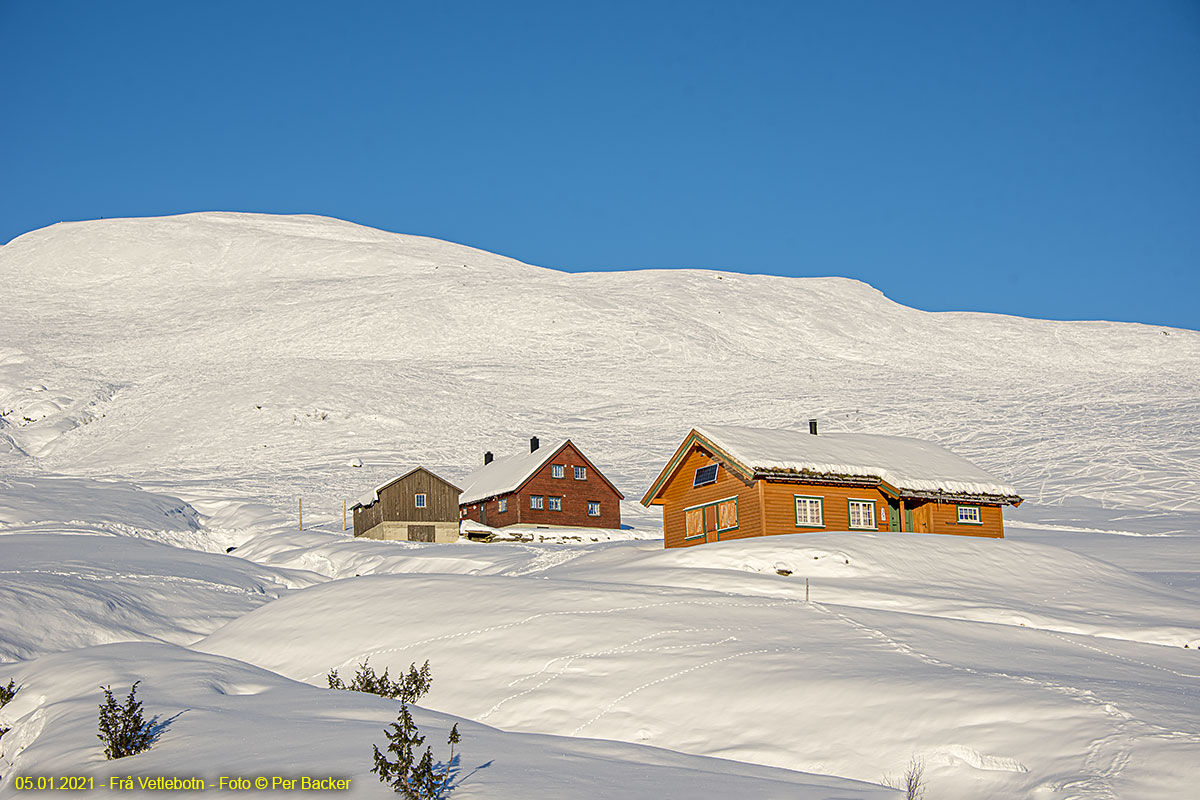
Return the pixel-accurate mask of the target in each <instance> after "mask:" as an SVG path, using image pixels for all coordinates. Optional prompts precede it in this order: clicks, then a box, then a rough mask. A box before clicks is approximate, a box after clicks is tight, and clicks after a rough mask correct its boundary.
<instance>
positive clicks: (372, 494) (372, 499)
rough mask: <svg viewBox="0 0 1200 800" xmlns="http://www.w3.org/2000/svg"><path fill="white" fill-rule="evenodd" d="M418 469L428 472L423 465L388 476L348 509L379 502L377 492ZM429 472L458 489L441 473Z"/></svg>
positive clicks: (364, 506)
mask: <svg viewBox="0 0 1200 800" xmlns="http://www.w3.org/2000/svg"><path fill="white" fill-rule="evenodd" d="M419 469H424V470H425V471H426V472H429V470H427V469H425V468H424V467H413V468H412V469H410V470H409V471H408V472H405V473H402V474H400V475H397V476H396V477H394V478H388V479H387V480H386V481H384V482H383V483H381V484H379V485H378V486H376V487H375V488H374V489H372V490H371V491H369V492H367V493H366V494H364V495H363V496H362V497H360V498H358V499H357V500H356V501H354V505H352V506H350V510H351V511H353V510H354V509H356V508H366V507H367V506H371V505H374V504H375V503H377V502H379V493H380V492H382V491H383V490H384V489H386V488H387V487H389V486H391V485H392V484H393V483H395V482H396V481H402V480H404V479H405V478H407V477H408V476H409V475H412V474H413V473H414V472H416V471H417V470H419ZM429 474H430V475H433V477H435V478H437V479H438V480H439V481H441V482H442V483H444V484H446V485H447V486H450V487H451V488H454V489H458V487H457V486H455V485H454V484H453V483H450V481H448V480H446V479H445V478H443V477H442V476H441V475H438V474H436V473H433V472H429ZM459 491H460V492H461V491H462V490H461V489H459Z"/></svg>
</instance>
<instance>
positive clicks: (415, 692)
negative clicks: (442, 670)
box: [326, 659, 433, 703]
mask: <svg viewBox="0 0 1200 800" xmlns="http://www.w3.org/2000/svg"><path fill="white" fill-rule="evenodd" d="M368 660H369V659H368ZM326 680H327V681H329V688H330V689H343V690H346V691H351V692H368V693H370V694H377V695H379V696H380V697H390V698H397V697H398V698H400V700H401V701H402V702H405V703H415V702H417V701H418V700H420V699H421V698H422V697H423V696H424V695H425V693H426V692H428V691H429V687H430V686H432V685H433V675H432V674H431V672H430V670H429V662H428V661H426V662H425V663H424V664H422V665H421V668H420V669H417V665H416V664H415V663H413V664H410V665H409V667H408V673H407V674H405V675H402V676H401V678H400V680H398V681H393V680H392V679H391V678H390V677H389V676H388V670H387V668H386V667H385V668H384V670H383V674H382V675H376V674H375V668H374V667H372V666H370V665H369V664H368V663H367V661H363V662H362V663H361V664H359V665H358V672H357V673H356V674H355V676H354V678H353V679H352V680H351V681H350V683H349V684H347V683H346V682H345V681H343V680H342V678H341V676H339V675H338V671H337V670H336V669H331V670H329V674H328V675H327V676H326Z"/></svg>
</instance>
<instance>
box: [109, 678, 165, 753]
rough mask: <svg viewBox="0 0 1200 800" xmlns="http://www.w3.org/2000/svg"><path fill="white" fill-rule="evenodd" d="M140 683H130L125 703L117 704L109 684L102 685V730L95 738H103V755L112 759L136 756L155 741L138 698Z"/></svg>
mask: <svg viewBox="0 0 1200 800" xmlns="http://www.w3.org/2000/svg"><path fill="white" fill-rule="evenodd" d="M139 683H141V681H135V682H134V684H133V686H131V687H129V696H128V697H126V698H125V705H124V706H119V705H117V701H116V700H115V699H114V698H113V693H112V689H111V688H110V687H108V686H101V687H100V688H101V690H103V692H104V702H103V703H101V704H100V732H99V733H97V734H96V738H97V739H99V740H100V741H102V742H104V757H105V758H107V759H109V760H112V759H114V758H124V757H125V756H135V755H137V754H138V753H140V752H142V751H143V750H149V749H150V745H151V744H152V743H153V741H154V732H153V729H152V727H151V725H150V723H148V722H146V720H144V719H143V718H142V703H141V701H140V700H138V699H137V687H138V684H139Z"/></svg>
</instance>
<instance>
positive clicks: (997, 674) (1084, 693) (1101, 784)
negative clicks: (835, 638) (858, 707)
mask: <svg viewBox="0 0 1200 800" xmlns="http://www.w3.org/2000/svg"><path fill="white" fill-rule="evenodd" d="M811 605H812V606H813V608H815V609H817V610H819V611H822V612H824V613H826V614H828V615H830V616H832V617H834V618H836V619H839V620H841V621H843V622H845V623H846V624H847V625H849V626H851V627H853V628H854V629H856V630H858V631H859V632H861V633H863V634H865V635H867V636H869V637H871V638H873V639H876V640H878V641H882V642H885V643H886V644H887V645H889V646H890V647H891V648H892V649H894V650H895V651H896V652H899V653H903V654H904V655H906V656H909V657H911V658H915V659H917V660H919V661H921V662H922V663H925V664H928V665H930V666H934V667H939V668H942V669H947V670H952V671H956V672H963V673H966V674H970V675H979V676H986V677H994V678H1002V679H1005V680H1010V681H1015V682H1018V683H1023V684H1028V685H1033V686H1037V687H1040V688H1043V689H1047V690H1049V691H1052V692H1056V693H1058V694H1062V695H1065V696H1067V697H1070V698H1071V699H1073V700H1076V701H1078V702H1080V703H1083V704H1086V705H1087V706H1089V707H1091V708H1095V709H1098V710H1099V711H1101V712H1102V713H1103V714H1104V715H1105V716H1106V718H1107V719H1108V720H1109V722H1110V724H1111V725H1112V728H1113V731H1112V733H1111V734H1109V735H1108V736H1103V737H1099V738H1096V739H1094V740H1093V741H1092V742H1091V744H1090V745H1089V748H1088V753H1087V756H1086V758H1085V760H1084V764H1085V771H1086V772H1087V773H1088V775H1087V777H1085V778H1081V779H1077V780H1071V781H1066V782H1062V783H1056V784H1054V785H1052V786H1049V787H1047V788H1050V789H1052V790H1054V791H1056V792H1059V791H1062V792H1067V794H1065V795H1064V797H1065V798H1080V800H1082V799H1083V798H1092V799H1094V800H1117V798H1118V797H1119V795H1118V794H1117V793H1116V790H1115V789H1114V788H1113V785H1112V784H1113V782H1114V781H1115V780H1117V778H1119V777H1120V775H1121V771H1122V770H1123V769H1124V768H1125V766H1126V765H1127V764H1128V762H1129V759H1130V755H1131V753H1132V752H1133V743H1134V740H1135V739H1136V738H1138V737H1139V736H1164V737H1167V738H1176V739H1184V740H1186V741H1189V742H1192V743H1195V744H1196V745H1197V746H1198V747H1200V731H1177V730H1172V729H1169V728H1164V727H1162V726H1159V725H1155V724H1153V723H1148V722H1145V721H1143V720H1138V719H1136V718H1134V717H1133V716H1132V715H1131V714H1129V713H1127V712H1125V711H1123V710H1122V709H1121V708H1120V707H1119V706H1118V705H1116V704H1115V703H1113V702H1110V701H1107V700H1104V699H1103V698H1101V697H1098V696H1097V695H1096V693H1095V692H1093V691H1092V690H1090V689H1080V688H1078V687H1074V686H1070V685H1067V684H1062V683H1057V682H1054V681H1048V680H1044V679H1039V678H1033V677H1030V676H1027V675H1013V674H1010V673H1007V672H1001V671H994V670H979V669H975V668H973V667H966V666H962V665H958V664H952V663H950V662H948V661H944V660H942V659H940V658H937V657H934V656H932V655H929V654H927V653H923V652H921V651H919V650H917V649H915V648H913V647H911V646H910V645H908V644H905V643H904V642H901V641H900V640H899V639H898V638H897V637H896V636H894V635H892V634H889V633H887V632H885V631H883V630H880V629H878V628H875V627H872V626H870V625H866V624H864V623H862V622H859V621H858V620H856V619H854V618H853V617H852V616H850V614H849V613H847V612H846V611H845V610H844V607H842V610H835V609H833V608H831V607H830V606H829V605H828V604H823V603H816V602H813V603H811ZM1047 633H1048V634H1049V635H1050V636H1052V637H1053V638H1055V639H1058V640H1060V641H1064V642H1068V643H1070V644H1079V645H1081V646H1083V647H1085V648H1087V649H1090V650H1094V651H1096V652H1101V653H1104V652H1105V651H1103V650H1100V649H1099V648H1095V647H1091V646H1089V645H1082V644H1081V643H1079V642H1073V641H1071V640H1070V639H1068V638H1067V637H1064V636H1061V635H1059V634H1057V633H1054V632H1053V631H1047ZM1105 655H1110V656H1111V655H1113V654H1111V653H1105ZM1114 657H1116V658H1122V657H1120V656H1114ZM1123 660H1125V661H1129V662H1131V663H1135V664H1140V665H1143V666H1147V667H1153V668H1155V669H1163V668H1162V667H1158V666H1157V665H1154V664H1148V663H1146V662H1142V661H1138V660H1135V659H1123ZM1165 671H1167V672H1171V673H1172V674H1175V675H1180V673H1177V672H1175V671H1174V670H1165ZM1182 677H1195V676H1190V675H1188V676H1182ZM1135 727H1136V728H1141V729H1142V730H1141V731H1140V732H1133V731H1131V728H1135Z"/></svg>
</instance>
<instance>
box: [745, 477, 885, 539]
mask: <svg viewBox="0 0 1200 800" xmlns="http://www.w3.org/2000/svg"><path fill="white" fill-rule="evenodd" d="M761 482H762V483H763V484H764V486H763V495H764V497H765V506H766V514H765V518H766V533H768V534H781V533H815V532H818V531H846V530H850V501H851V500H874V501H875V527H874V528H873V530H877V531H886V530H887V529H888V522H887V519H886V517H885V514H886V513H887V511H888V504H887V498H886V497H884V495H883V493H882V492H881V491H879V490H878V489H875V488H865V487H859V486H821V485H817V484H807V483H775V482H770V481H761ZM796 495H803V496H805V497H820V498H821V499H822V501H823V502H822V506H823V507H824V508H823V511H824V522H825V525H824V527H819V528H818V527H812V526H802V527H801V526H797V525H796ZM881 511H882V512H883V513H881ZM855 530H861V529H859V528H855ZM867 532H868V533H869V532H870V531H867Z"/></svg>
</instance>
